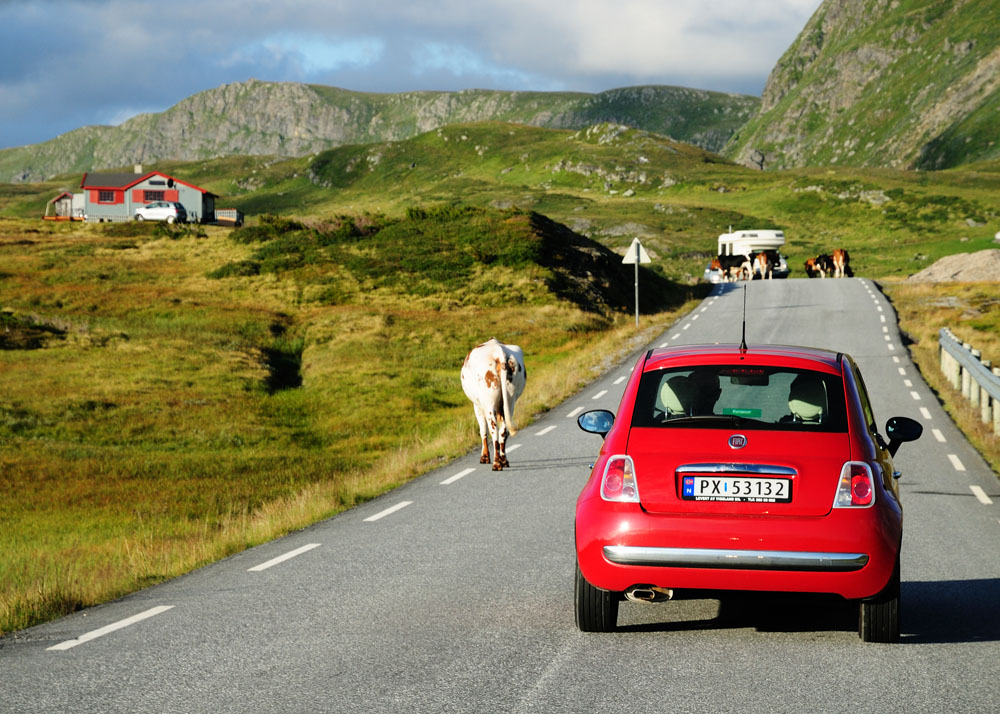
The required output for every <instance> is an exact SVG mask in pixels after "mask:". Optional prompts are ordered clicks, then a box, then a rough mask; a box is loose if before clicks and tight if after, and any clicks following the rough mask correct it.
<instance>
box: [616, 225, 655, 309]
mask: <svg viewBox="0 0 1000 714" xmlns="http://www.w3.org/2000/svg"><path fill="white" fill-rule="evenodd" d="M651 262H653V261H652V260H650V258H649V254H648V253H647V252H646V249H645V248H643V247H642V243H640V242H639V239H638V238H633V239H632V245H630V246H629V247H628V250H627V251H625V257H624V258H622V263H623V264H625V265H629V264H632V265H634V266H635V326H636V327H638V326H639V264H640V263H651Z"/></svg>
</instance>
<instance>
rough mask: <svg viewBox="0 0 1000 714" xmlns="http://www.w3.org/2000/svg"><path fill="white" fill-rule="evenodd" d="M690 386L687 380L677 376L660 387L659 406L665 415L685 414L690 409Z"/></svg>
mask: <svg viewBox="0 0 1000 714" xmlns="http://www.w3.org/2000/svg"><path fill="white" fill-rule="evenodd" d="M691 397H692V386H691V383H690V382H688V378H687V377H685V376H683V375H677V376H676V377H671V378H670V379H668V380H665V381H664V382H663V383H662V384H661V385H660V404H662V405H663V407H664V408H665V409H666V411H667V414H687V413H688V411H689V410H690V408H691Z"/></svg>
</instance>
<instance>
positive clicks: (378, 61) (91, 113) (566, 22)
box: [0, 0, 821, 148]
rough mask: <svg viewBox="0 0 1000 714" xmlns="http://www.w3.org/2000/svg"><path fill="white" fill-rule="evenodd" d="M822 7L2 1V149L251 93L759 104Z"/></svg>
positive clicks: (777, 0)
mask: <svg viewBox="0 0 1000 714" xmlns="http://www.w3.org/2000/svg"><path fill="white" fill-rule="evenodd" d="M820 2H821V0H434V1H433V2H427V1H426V0H266V1H265V0H240V1H239V2H236V1H235V0H171V1H170V2H163V1H162V0H160V1H158V2H157V1H148V0H0V148H5V147H10V146H21V145H24V144H31V143H38V142H41V141H46V140H48V139H51V138H54V137H56V136H58V135H59V134H62V133H65V132H67V131H70V130H72V129H76V128H79V127H82V126H87V125H92V124H111V125H117V124H120V123H121V122H123V121H125V120H126V119H128V118H130V117H133V116H135V115H136V114H139V113H142V112H160V111H163V110H165V109H167V108H169V107H171V106H173V105H174V104H176V103H177V102H179V101H181V100H183V99H184V98H186V97H188V96H190V95H192V94H195V93H197V92H200V91H203V90H206V89H212V88H214V87H218V86H220V85H222V84H227V83H230V82H244V81H246V80H248V79H250V78H256V79H259V80H264V81H289V82H309V83H314V84H326V85H332V86H336V87H342V88H344V89H352V90H356V91H362V92H402V91H412V90H460V89H503V90H534V91H576V92H601V91H604V90H606V89H613V88H616V87H626V86H634V85H640V84H667V85H677V86H684V87H691V88H696V89H707V90H714V91H721V92H738V93H742V94H753V95H757V96H759V95H760V94H761V92H762V91H763V89H764V83H765V81H766V80H767V75H768V73H769V72H770V71H771V68H772V67H773V66H774V64H775V63H776V62H777V60H778V58H779V57H781V55H782V54H783V53H784V51H785V50H786V49H787V48H788V46H789V45H790V44H791V43H792V41H793V40H794V39H795V37H796V36H797V35H798V33H799V32H800V31H801V29H802V28H803V27H804V26H805V24H806V22H807V21H808V19H809V18H810V17H811V15H812V14H813V12H814V11H815V10H816V8H817V7H819V5H820Z"/></svg>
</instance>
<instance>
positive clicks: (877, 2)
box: [723, 0, 1000, 169]
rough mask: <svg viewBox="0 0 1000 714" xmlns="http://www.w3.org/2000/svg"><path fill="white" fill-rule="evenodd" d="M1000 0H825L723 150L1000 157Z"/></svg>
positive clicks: (835, 158) (749, 155)
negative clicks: (755, 110) (758, 103)
mask: <svg viewBox="0 0 1000 714" xmlns="http://www.w3.org/2000/svg"><path fill="white" fill-rule="evenodd" d="M998 19H1000V6H998V4H997V1H996V0H825V2H824V3H823V4H822V5H821V6H820V7H819V8H818V9H817V10H816V12H815V13H814V15H813V17H812V18H811V19H810V20H809V22H808V23H807V24H806V27H805V28H804V29H803V30H802V32H801V34H800V35H799V36H798V38H797V39H796V40H795V42H794V43H793V44H792V46H791V47H789V49H788V50H787V51H786V52H785V54H784V55H783V56H782V57H781V59H780V60H779V61H778V64H777V65H776V66H775V68H774V69H773V70H772V72H771V75H770V77H769V78H768V81H767V85H766V87H765V89H764V94H763V97H762V103H761V108H760V113H759V114H758V115H757V116H756V117H755V118H754V119H753V120H752V121H750V122H749V124H748V125H747V126H746V127H744V128H743V129H741V130H740V131H739V132H738V133H737V134H735V135H734V136H733V138H732V140H731V141H730V143H729V145H728V146H727V147H726V149H725V150H724V152H723V153H724V154H725V155H727V156H729V157H730V158H733V159H735V160H737V161H739V162H740V163H743V164H746V165H748V166H754V165H756V166H760V165H761V164H763V168H782V167H794V166H825V165H849V166H881V167H898V168H915V169H940V168H947V167H951V166H957V165H960V164H964V163H969V162H972V161H977V160H983V159H992V158H997V157H1000V146H998V145H997V140H998V138H1000V32H998V30H997V26H998V25H997V21H998Z"/></svg>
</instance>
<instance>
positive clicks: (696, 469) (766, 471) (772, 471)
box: [677, 463, 797, 476]
mask: <svg viewBox="0 0 1000 714" xmlns="http://www.w3.org/2000/svg"><path fill="white" fill-rule="evenodd" d="M677 473H679V474H752V475H754V476H761V475H763V476H795V474H796V473H797V472H796V471H795V469H793V468H790V467H788V466H775V465H772V464H736V463H725V464H682V465H680V466H678V467H677Z"/></svg>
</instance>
